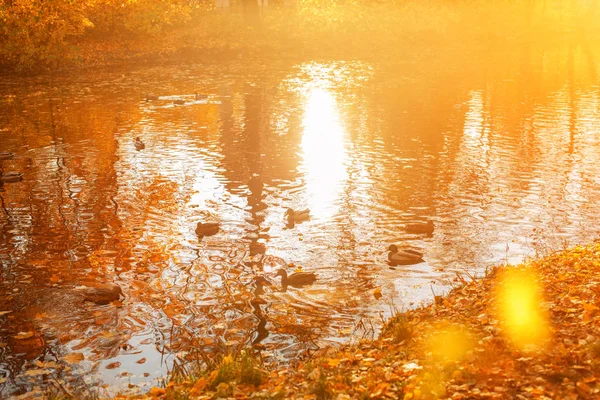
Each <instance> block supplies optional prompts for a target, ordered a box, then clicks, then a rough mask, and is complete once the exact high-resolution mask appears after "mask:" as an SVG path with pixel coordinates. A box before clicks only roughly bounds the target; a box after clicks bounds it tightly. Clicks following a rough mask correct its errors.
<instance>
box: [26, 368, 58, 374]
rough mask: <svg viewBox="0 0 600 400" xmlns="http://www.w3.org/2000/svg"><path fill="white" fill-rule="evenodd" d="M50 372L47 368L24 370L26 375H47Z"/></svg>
mask: <svg viewBox="0 0 600 400" xmlns="http://www.w3.org/2000/svg"><path fill="white" fill-rule="evenodd" d="M51 373H52V371H50V370H49V369H30V370H29V371H25V375H26V376H38V375H48V374H51Z"/></svg>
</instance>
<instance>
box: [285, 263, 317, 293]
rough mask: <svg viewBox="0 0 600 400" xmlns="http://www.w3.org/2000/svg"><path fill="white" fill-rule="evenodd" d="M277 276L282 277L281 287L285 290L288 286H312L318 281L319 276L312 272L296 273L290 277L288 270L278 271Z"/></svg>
mask: <svg viewBox="0 0 600 400" xmlns="http://www.w3.org/2000/svg"><path fill="white" fill-rule="evenodd" d="M276 276H281V286H282V287H283V290H285V289H286V288H287V287H288V286H292V287H296V288H299V287H302V286H306V285H310V284H312V283H314V282H315V281H316V280H317V275H315V274H313V273H312V272H295V273H293V274H291V275H288V274H287V272H286V270H285V269H283V268H281V269H279V270H277V274H276Z"/></svg>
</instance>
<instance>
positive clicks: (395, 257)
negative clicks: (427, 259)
mask: <svg viewBox="0 0 600 400" xmlns="http://www.w3.org/2000/svg"><path fill="white" fill-rule="evenodd" d="M388 251H389V252H390V253H389V254H388V260H389V261H390V262H391V263H392V264H394V265H411V264H419V263H422V262H423V253H421V252H420V251H417V250H413V249H402V250H400V249H398V246H396V245H395V244H392V245H390V247H388Z"/></svg>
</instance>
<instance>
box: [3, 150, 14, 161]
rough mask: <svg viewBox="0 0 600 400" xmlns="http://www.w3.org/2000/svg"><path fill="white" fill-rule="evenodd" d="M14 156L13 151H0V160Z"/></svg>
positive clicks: (10, 158)
mask: <svg viewBox="0 0 600 400" xmlns="http://www.w3.org/2000/svg"><path fill="white" fill-rule="evenodd" d="M14 157H15V155H14V153H8V152H4V153H0V161H4V160H12V159H13V158H14Z"/></svg>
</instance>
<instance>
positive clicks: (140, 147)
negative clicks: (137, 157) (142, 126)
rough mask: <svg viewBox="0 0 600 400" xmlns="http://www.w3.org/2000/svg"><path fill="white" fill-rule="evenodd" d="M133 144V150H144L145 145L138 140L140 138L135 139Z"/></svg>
mask: <svg viewBox="0 0 600 400" xmlns="http://www.w3.org/2000/svg"><path fill="white" fill-rule="evenodd" d="M133 144H134V145H135V149H136V150H138V151H140V150H144V149H145V148H146V145H145V144H144V142H142V139H140V137H139V136H138V137H136V138H135V140H134V142H133Z"/></svg>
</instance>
